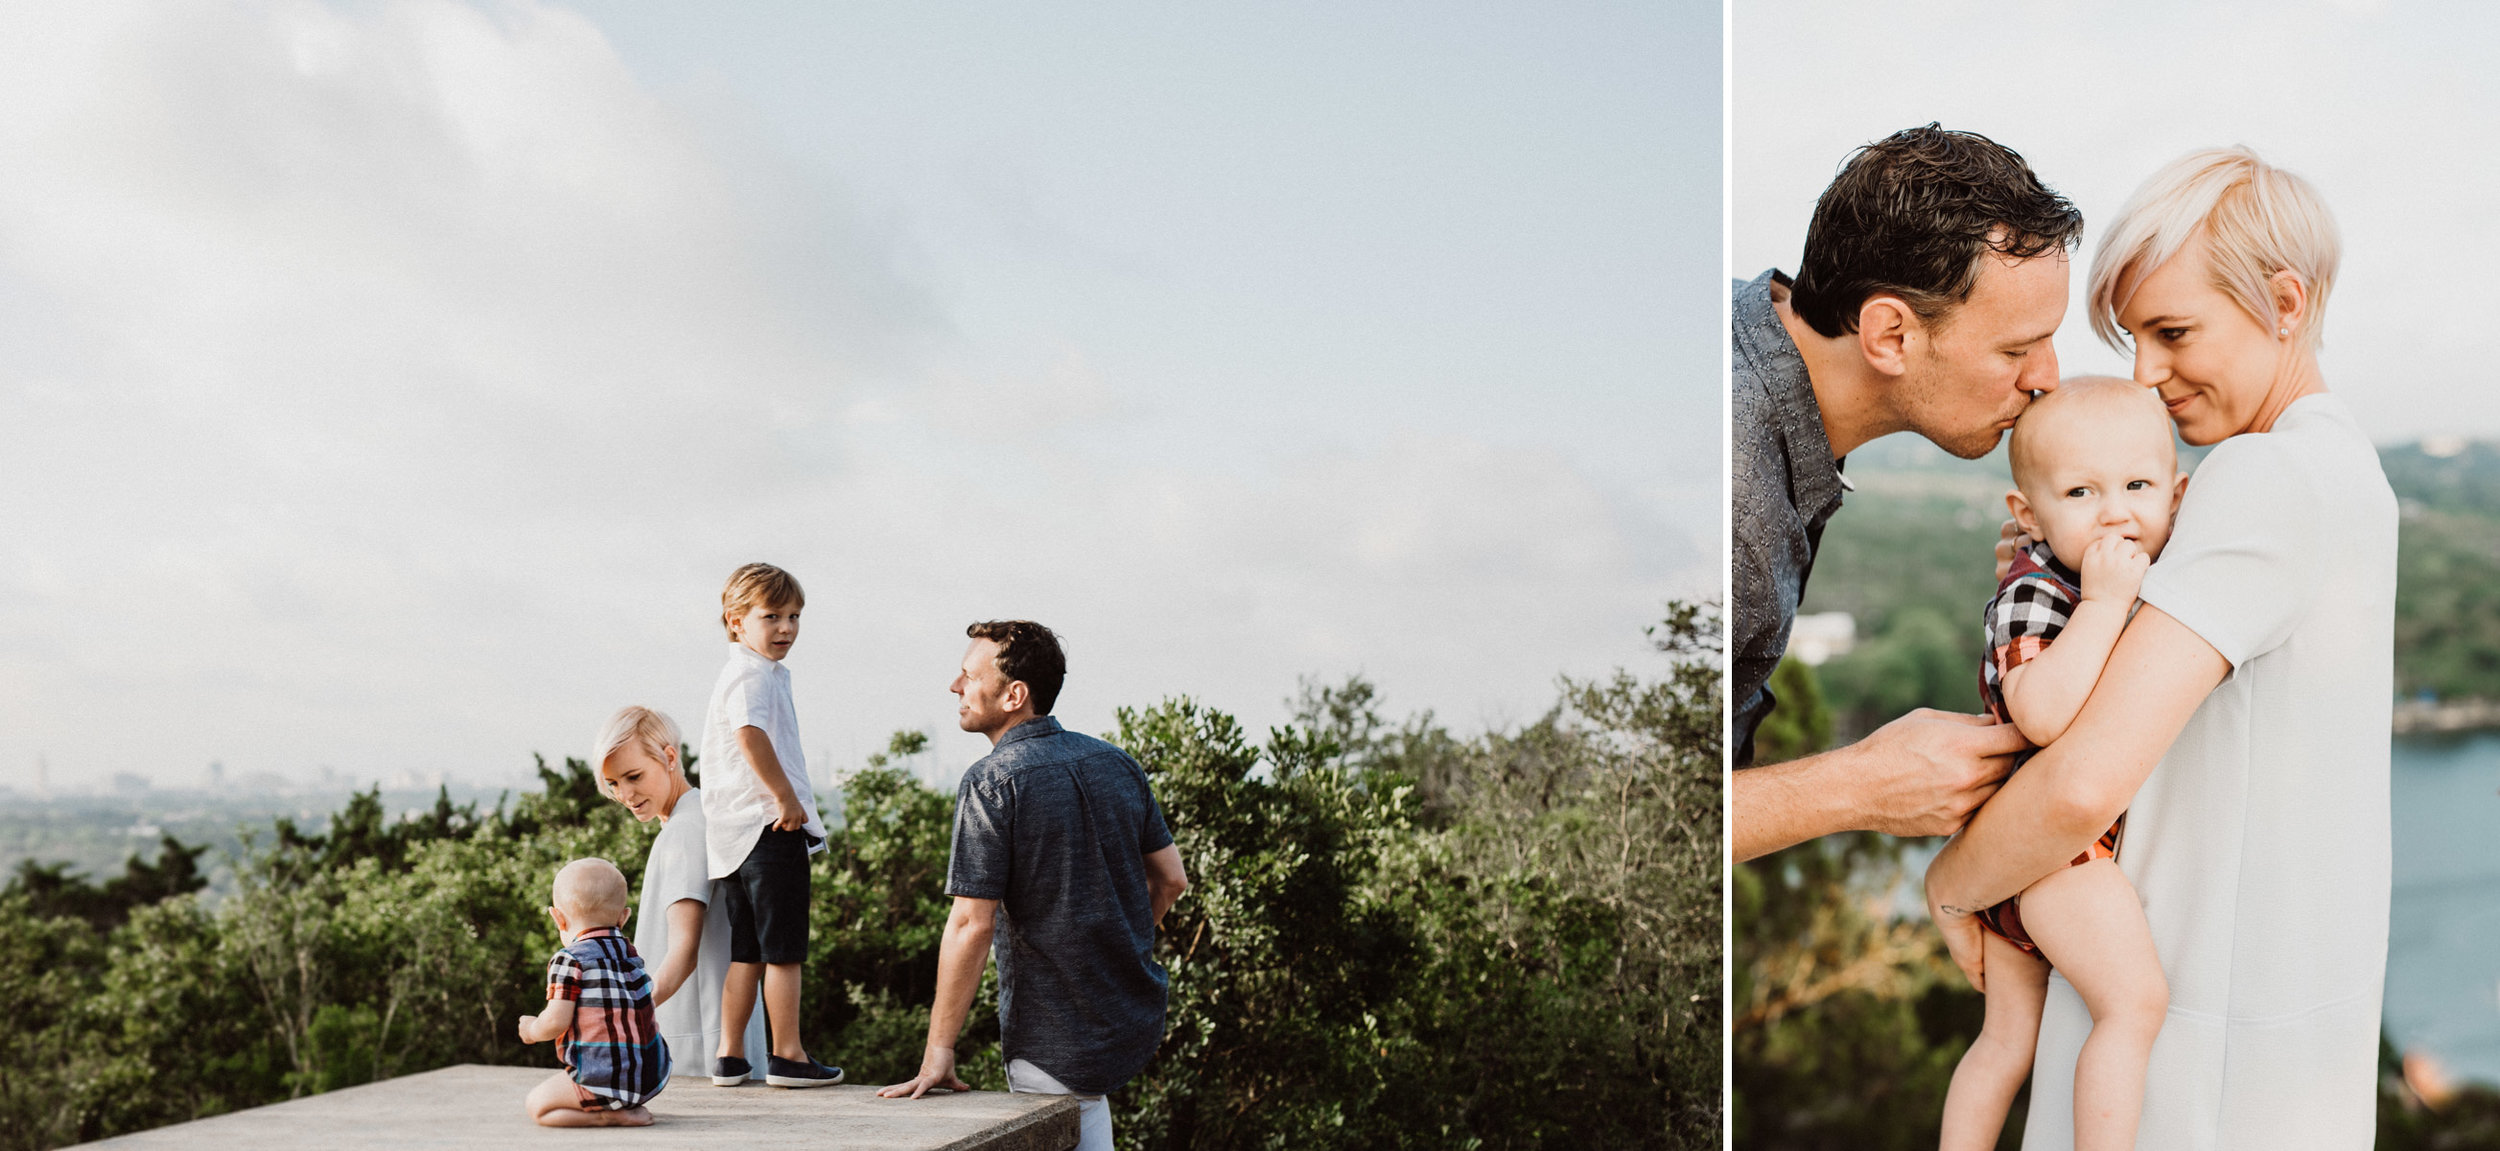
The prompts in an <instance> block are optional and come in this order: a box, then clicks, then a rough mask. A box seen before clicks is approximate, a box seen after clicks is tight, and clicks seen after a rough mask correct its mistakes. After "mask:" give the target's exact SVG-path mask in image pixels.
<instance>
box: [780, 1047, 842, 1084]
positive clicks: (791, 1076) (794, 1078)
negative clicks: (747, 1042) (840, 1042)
mask: <svg viewBox="0 0 2500 1151" xmlns="http://www.w3.org/2000/svg"><path fill="white" fill-rule="evenodd" d="M841 1081H842V1069H841V1068H839V1067H827V1066H825V1065H824V1064H822V1063H818V1062H816V1061H815V1060H813V1059H784V1058H782V1057H781V1056H778V1055H767V1056H765V1057H764V1082H766V1083H770V1084H772V1085H773V1086H775V1087H831V1086H833V1085H834V1084H836V1083H840V1082H841Z"/></svg>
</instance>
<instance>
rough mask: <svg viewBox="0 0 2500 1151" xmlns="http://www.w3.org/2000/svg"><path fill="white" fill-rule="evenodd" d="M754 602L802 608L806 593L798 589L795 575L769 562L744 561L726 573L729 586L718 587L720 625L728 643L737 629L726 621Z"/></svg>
mask: <svg viewBox="0 0 2500 1151" xmlns="http://www.w3.org/2000/svg"><path fill="white" fill-rule="evenodd" d="M758 604H761V605H763V606H764V607H767V608H776V607H783V606H788V607H806V606H807V593H806V592H804V591H801V590H800V589H799V579H798V577H797V576H794V575H791V574H790V573H788V572H786V571H783V570H781V569H780V568H777V567H774V566H773V565H771V564H748V565H746V566H745V567H742V568H739V569H738V570H736V571H734V572H731V573H729V585H728V586H727V587H724V588H722V589H720V626H721V630H722V631H724V632H727V633H728V634H729V639H730V642H732V643H735V642H737V639H738V629H737V628H735V627H733V626H731V624H730V621H731V620H734V619H737V618H738V617H739V616H742V615H745V614H746V613H747V609H749V608H752V607H755V606H757V605H758Z"/></svg>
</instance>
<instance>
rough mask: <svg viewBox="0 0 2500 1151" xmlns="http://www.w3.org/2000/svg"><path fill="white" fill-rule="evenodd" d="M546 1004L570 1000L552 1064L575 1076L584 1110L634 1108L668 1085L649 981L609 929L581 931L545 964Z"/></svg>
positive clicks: (627, 946) (665, 1046) (621, 940)
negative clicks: (565, 1026) (570, 1020)
mask: <svg viewBox="0 0 2500 1151" xmlns="http://www.w3.org/2000/svg"><path fill="white" fill-rule="evenodd" d="M547 998H549V999H551V1000H553V999H570V1000H572V1001H573V1026H572V1027H571V1028H570V1029H568V1030H566V1031H565V1033H564V1037H563V1038H561V1039H558V1040H557V1041H556V1058H558V1059H561V1060H563V1061H564V1066H565V1068H566V1069H567V1070H569V1071H571V1072H572V1073H573V1084H574V1086H575V1087H577V1088H579V1089H580V1091H581V1104H582V1110H585V1111H622V1110H624V1109H625V1108H628V1107H638V1106H641V1105H642V1104H644V1103H647V1102H649V1101H650V1100H651V1098H652V1097H653V1096H655V1095H658V1094H659V1093H660V1088H662V1087H665V1086H667V1085H668V1044H667V1043H666V1042H664V1041H662V1040H661V1038H660V1028H659V1024H658V1022H657V1021H656V1020H654V1019H653V1018H652V1016H651V977H650V976H649V975H647V974H645V973H644V972H643V969H642V957H641V956H639V955H636V954H635V953H634V945H633V944H630V943H627V942H625V937H624V936H622V935H619V934H617V931H616V929H615V928H613V927H594V928H591V929H590V930H588V931H584V932H582V933H581V934H580V935H576V936H574V937H573V942H572V943H570V944H567V945H566V946H565V948H564V950H562V951H559V952H556V953H555V957H554V958H552V959H549V960H548V961H547Z"/></svg>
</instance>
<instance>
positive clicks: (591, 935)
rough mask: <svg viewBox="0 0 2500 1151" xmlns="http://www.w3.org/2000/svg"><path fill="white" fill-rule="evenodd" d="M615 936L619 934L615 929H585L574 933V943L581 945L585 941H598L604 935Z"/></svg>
mask: <svg viewBox="0 0 2500 1151" xmlns="http://www.w3.org/2000/svg"><path fill="white" fill-rule="evenodd" d="M615 934H617V930H616V928H614V927H585V928H583V929H581V930H580V931H577V932H574V933H573V942H575V943H579V942H581V941H583V940H585V939H597V938H599V937H600V936H602V935H615Z"/></svg>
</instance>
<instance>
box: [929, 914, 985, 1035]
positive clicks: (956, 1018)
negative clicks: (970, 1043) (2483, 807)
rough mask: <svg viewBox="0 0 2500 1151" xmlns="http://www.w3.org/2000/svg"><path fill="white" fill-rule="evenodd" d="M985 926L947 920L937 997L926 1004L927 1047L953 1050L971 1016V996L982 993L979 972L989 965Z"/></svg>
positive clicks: (940, 951) (939, 963)
mask: <svg viewBox="0 0 2500 1151" xmlns="http://www.w3.org/2000/svg"><path fill="white" fill-rule="evenodd" d="M991 931H992V927H991V925H990V924H988V923H978V924H965V923H962V922H961V921H960V920H954V919H950V920H948V921H947V924H946V935H945V937H944V938H943V939H941V940H940V941H939V943H938V978H937V995H936V996H935V997H934V999H933V1000H932V1001H931V1002H930V1004H929V1046H931V1047H944V1048H946V1049H948V1050H953V1049H954V1046H955V1040H956V1039H958V1038H960V1037H962V1035H963V1033H964V1020H965V1019H966V1018H969V1017H970V1016H971V1014H972V997H973V996H974V995H975V994H976V993H978V992H979V991H980V990H981V969H982V968H983V967H984V966H986V965H987V964H988V963H989V958H990V933H991Z"/></svg>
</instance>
